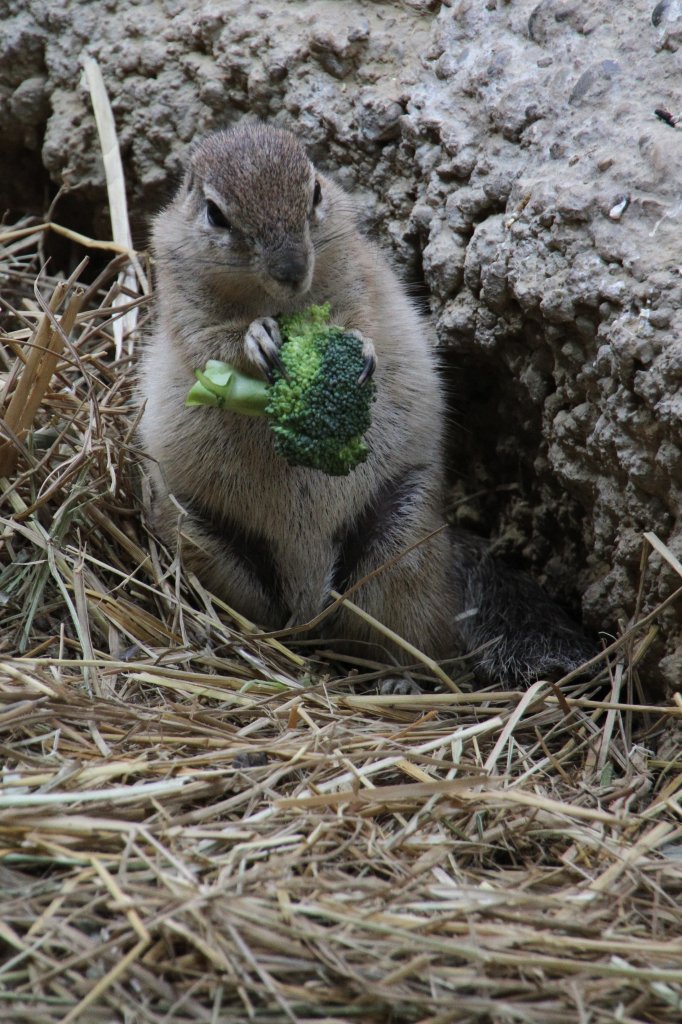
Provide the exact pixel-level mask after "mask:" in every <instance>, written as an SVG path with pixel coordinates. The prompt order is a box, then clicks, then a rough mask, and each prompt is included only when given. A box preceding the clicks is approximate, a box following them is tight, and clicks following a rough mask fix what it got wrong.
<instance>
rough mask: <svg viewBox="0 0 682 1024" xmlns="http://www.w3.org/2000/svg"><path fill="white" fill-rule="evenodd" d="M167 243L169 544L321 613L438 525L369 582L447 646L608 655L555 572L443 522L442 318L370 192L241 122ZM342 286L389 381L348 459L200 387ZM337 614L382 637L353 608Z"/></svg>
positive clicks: (306, 611) (161, 322)
mask: <svg viewBox="0 0 682 1024" xmlns="http://www.w3.org/2000/svg"><path fill="white" fill-rule="evenodd" d="M153 251H154V254H155V258H156V270H157V287H158V298H157V322H156V328H155V331H154V333H153V335H152V336H151V338H150V339H149V340H148V343H147V345H146V346H145V350H144V353H143V356H142V365H141V372H140V384H139V390H140V397H141V399H142V400H143V401H144V403H145V407H144V413H143V415H142V419H141V425H140V429H141V437H142V442H143V445H144V448H145V450H146V452H147V453H148V454H149V456H151V459H150V461H149V464H150V467H151V475H152V485H153V492H154V513H155V520H156V525H157V528H158V529H159V531H160V532H161V535H162V536H163V537H164V538H165V540H166V541H167V542H168V543H169V544H171V545H173V544H175V542H176V540H177V537H178V536H180V535H181V536H182V538H183V540H182V549H183V550H182V555H183V558H184V560H185V562H186V564H187V565H189V566H190V567H191V568H192V569H193V570H194V571H196V572H197V574H198V575H199V577H200V578H201V579H203V580H204V582H205V583H206V584H207V585H208V586H209V587H210V588H211V589H213V590H214V591H215V593H216V594H219V595H220V596H222V597H223V599H224V600H226V601H227V602H228V603H229V604H230V605H231V606H233V607H234V608H236V609H237V610H239V611H240V612H241V613H243V614H244V615H246V616H248V617H249V618H250V619H252V620H253V621H254V622H257V623H258V624H259V625H261V626H264V627H266V628H279V627H283V626H284V625H285V624H287V623H303V622H307V621H309V620H310V619H311V618H313V617H314V616H315V615H316V614H317V613H318V612H320V611H321V610H322V609H323V608H324V607H325V605H326V604H327V603H328V601H329V594H330V591H331V590H332V589H336V590H340V591H343V590H344V589H345V588H347V587H349V586H350V585H351V584H353V583H354V582H355V581H356V580H358V579H359V578H361V577H363V576H364V575H365V574H367V573H369V572H370V571H371V570H373V569H375V568H377V566H380V565H382V564H383V563H385V562H386V561H388V560H389V559H391V558H392V557H393V556H395V555H397V554H398V553H400V552H402V551H404V550H405V549H406V548H408V547H409V546H410V545H412V544H414V543H415V542H416V541H418V540H420V539H421V538H423V537H425V536H426V535H428V534H432V533H433V536H432V537H431V538H430V539H429V540H427V541H425V542H424V543H423V544H422V545H420V546H417V547H415V548H414V549H413V550H412V551H410V552H409V553H408V554H406V555H405V556H404V557H402V558H401V559H400V560H398V561H397V562H396V563H395V565H394V566H393V567H392V568H390V569H387V570H386V571H384V572H382V573H380V574H379V575H377V576H375V577H373V578H372V579H371V580H370V581H368V582H367V583H365V584H364V585H363V586H362V587H361V588H360V589H359V590H358V591H357V592H356V594H355V596H354V600H355V601H356V602H357V603H358V604H359V605H360V606H361V607H363V608H364V609H366V610H367V611H368V612H370V613H371V614H372V615H373V616H374V617H376V618H377V619H379V620H380V621H381V622H383V623H385V624H386V625H387V626H389V627H390V628H391V629H393V630H395V631H396V632H397V633H399V634H400V635H401V636H403V637H404V638H405V639H407V640H409V641H410V642H411V643H413V644H415V645H416V646H418V647H419V648H420V649H422V650H423V651H425V652H426V653H428V654H430V655H432V656H433V657H437V658H442V657H447V656H452V655H456V654H458V653H461V652H462V650H463V649H464V650H471V649H473V648H476V647H478V646H480V645H481V644H484V645H486V646H485V649H484V650H483V652H482V653H481V654H480V655H478V656H477V665H478V670H479V672H480V673H481V674H482V676H483V677H484V678H490V679H491V680H495V681H496V682H518V681H523V680H527V679H529V678H533V677H535V676H537V675H539V674H545V673H547V672H550V671H557V670H558V671H560V672H561V671H563V670H569V669H571V668H573V667H575V666H576V665H577V664H579V663H580V661H581V660H582V659H583V657H584V656H585V655H586V654H588V653H590V650H591V649H590V647H589V645H588V644H587V643H586V641H585V640H584V638H583V637H582V636H581V634H580V633H579V632H578V631H577V630H576V628H575V627H574V626H573V625H572V623H571V622H570V621H569V620H568V619H567V618H566V617H565V616H564V615H563V613H562V612H560V611H559V610H558V609H554V608H553V607H552V606H551V605H550V604H549V603H548V601H547V598H546V597H545V595H544V594H543V593H542V591H541V590H540V589H539V587H537V586H536V584H534V583H533V582H532V581H530V580H529V579H528V578H527V577H516V576H514V574H512V573H511V572H510V571H509V570H507V569H505V568H504V567H502V566H500V565H499V564H498V563H497V562H496V561H495V560H494V559H492V558H491V557H490V556H489V555H487V554H486V552H485V547H484V545H483V544H482V542H480V541H478V540H477V539H475V538H472V537H469V536H467V535H464V534H461V533H459V532H457V531H455V530H452V529H450V528H446V529H445V530H441V531H440V532H438V528H439V527H441V526H442V525H443V522H444V514H443V508H444V503H443V499H444V467H443V461H444V458H443V442H444V437H443V435H444V424H445V408H444V397H443V390H442V387H441V383H440V380H439V376H438V373H437V369H436V365H435V360H434V354H433V345H432V340H431V338H430V336H429V328H428V325H427V323H426V322H425V321H424V320H423V319H422V318H421V317H420V316H419V315H418V314H417V312H416V310H415V308H414V306H413V304H412V302H411V301H410V299H409V298H408V297H407V295H406V291H405V289H404V287H403V286H402V285H401V284H400V282H399V280H398V278H397V277H396V275H395V274H394V272H393V270H392V269H391V267H390V266H389V264H388V262H387V260H386V259H385V257H384V256H383V255H382V254H381V253H380V252H379V250H378V249H377V248H376V247H375V246H374V245H373V244H372V243H371V242H370V241H368V239H367V238H366V237H365V236H364V235H363V234H362V233H361V231H360V230H359V228H358V224H357V221H356V215H355V212H354V209H353V203H352V200H351V197H350V196H349V195H348V194H346V193H345V192H344V191H343V190H342V189H341V188H339V186H338V185H336V184H335V183H334V182H333V181H332V180H330V178H328V177H327V176H325V175H323V174H321V173H320V172H319V171H317V170H316V169H315V167H314V166H313V164H312V163H311V162H310V160H309V159H308V157H307V155H306V153H305V151H304V149H303V147H302V145H301V144H300V142H299V141H298V140H297V139H296V138H295V137H294V136H293V135H291V134H290V133H288V132H286V131H282V130H280V129H277V128H274V127H270V126H267V125H263V124H242V125H240V126H238V127H236V128H233V129H230V130H227V131H224V132H219V133H217V134H214V135H211V136H209V137H207V138H205V139H204V140H203V141H202V142H200V143H199V144H198V145H197V146H196V147H195V148H194V150H193V152H192V154H191V157H190V159H189V166H188V169H187V171H186V174H185V177H184V181H183V183H182V185H181V187H180V189H179V191H178V193H177V195H176V196H175V198H174V199H173V201H172V202H171V204H170V205H169V206H168V207H166V209H164V210H162V212H161V213H159V215H158V216H157V218H156V220H155V222H154V229H153ZM325 302H329V303H330V304H331V309H332V319H333V321H334V322H335V323H337V324H339V325H341V326H343V327H345V328H347V329H353V330H356V331H358V332H360V334H361V335H362V337H363V341H364V354H365V358H366V372H367V373H370V372H372V371H375V380H376V385H377V400H376V402H375V405H374V407H373V420H372V426H371V428H370V430H369V432H368V434H367V441H368V444H369V448H370V454H369V457H368V459H367V461H366V462H364V463H363V464H362V465H360V466H358V467H357V468H356V469H355V470H354V471H353V472H352V473H350V475H349V476H346V477H331V476H326V475H325V474H323V473H321V472H319V471H317V470H311V469H303V468H300V467H296V468H294V467H291V466H289V465H288V464H287V463H286V462H285V461H284V460H283V459H281V458H280V457H279V456H277V455H276V454H275V452H274V450H273V438H272V435H271V432H270V430H269V427H268V425H267V422H266V421H265V420H264V419H252V418H250V417H243V416H240V415H238V414H234V413H229V412H224V411H223V410H219V409H215V408H193V409H187V408H185V405H184V401H185V397H186V395H187V392H188V390H189V388H190V386H191V385H192V383H193V381H194V370H195V369H197V368H202V367H203V366H204V364H205V363H206V361H207V359H222V360H225V361H229V362H231V363H233V364H235V365H237V366H238V367H239V368H240V369H243V370H248V371H250V372H251V373H253V374H259V373H267V372H268V370H269V367H270V366H271V365H272V363H273V362H274V361H276V358H277V348H278V345H279V343H280V338H279V332H278V329H277V324H276V322H275V320H274V317H275V316H276V315H279V314H282V313H290V312H294V311H298V310H301V309H303V308H304V307H306V306H308V305H310V304H311V303H320V304H321V303H325ZM169 494H172V495H173V496H174V498H175V499H176V501H175V503H174V502H172V501H171V500H170V499H169ZM178 506H180V508H181V509H182V510H183V513H184V515H181V514H180V513H179V511H178ZM179 524H180V525H179ZM463 612H465V613H469V614H467V615H465V616H464V617H462V613H463ZM328 627H329V631H330V633H331V634H332V635H334V636H342V637H346V638H348V639H349V640H352V641H354V642H356V643H357V642H358V641H374V642H375V641H377V640H378V641H379V642H382V638H381V637H378V636H377V634H376V633H375V632H374V631H373V630H372V629H371V627H368V626H365V625H364V624H363V623H362V622H361V621H360V620H359V619H357V618H356V617H354V616H352V615H351V614H350V613H348V612H342V613H340V614H338V613H337V614H336V615H335V616H334V618H333V620H332V622H331V623H329V624H328ZM391 653H392V654H394V655H395V654H396V652H395V651H393V652H391Z"/></svg>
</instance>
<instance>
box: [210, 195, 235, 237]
mask: <svg viewBox="0 0 682 1024" xmlns="http://www.w3.org/2000/svg"><path fill="white" fill-rule="evenodd" d="M206 219H207V220H208V223H209V224H210V225H211V227H212V228H223V229H224V230H225V231H229V230H230V228H231V227H232V225H231V224H230V222H229V220H228V219H227V218H226V217H225V215H224V213H223V211H222V210H221V209H220V207H219V206H217V205H216V203H214V202H213V201H212V200H211V199H207V200H206Z"/></svg>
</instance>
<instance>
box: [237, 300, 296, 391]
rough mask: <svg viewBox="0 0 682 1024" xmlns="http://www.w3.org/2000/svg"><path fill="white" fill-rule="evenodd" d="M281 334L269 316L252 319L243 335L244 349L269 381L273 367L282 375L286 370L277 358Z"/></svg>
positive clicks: (284, 374)
mask: <svg viewBox="0 0 682 1024" xmlns="http://www.w3.org/2000/svg"><path fill="white" fill-rule="evenodd" d="M281 344H282V335H281V334H280V333H279V327H278V325H277V321H276V320H273V318H272V317H271V316H264V317H260V318H259V319H258V320H253V321H252V322H251V323H250V324H249V326H248V328H247V331H246V334H245V335H244V351H245V352H246V355H247V357H248V358H249V359H250V360H251V362H252V363H255V364H256V366H257V367H258V368H259V370H261V371H262V372H263V373H264V374H265V376H266V377H267V379H268V380H269V381H272V373H273V370H274V369H277V370H279V372H280V373H281V374H282V376H283V377H286V371H285V369H284V366H283V365H282V360H281V359H280V358H279V347H280V345H281Z"/></svg>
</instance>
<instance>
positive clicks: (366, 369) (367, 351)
mask: <svg viewBox="0 0 682 1024" xmlns="http://www.w3.org/2000/svg"><path fill="white" fill-rule="evenodd" d="M347 333H348V334H352V335H353V336H354V337H356V338H357V339H358V341H361V342H362V357H363V359H364V366H363V369H362V373H361V374H360V376H359V377H358V384H364V383H365V382H366V381H368V380H369V378H370V377H371V376H373V374H374V371H375V370H376V368H377V354H376V352H375V351H374V342H373V341H371V340H370V338H367V337H366V336H365V335H364V334H363V333H362V331H348V332H347Z"/></svg>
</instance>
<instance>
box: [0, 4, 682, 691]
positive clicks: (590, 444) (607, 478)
mask: <svg viewBox="0 0 682 1024" xmlns="http://www.w3.org/2000/svg"><path fill="white" fill-rule="evenodd" d="M681 46H682V3H680V2H678V0H662V2H660V3H657V4H655V3H654V0H648V2H644V0H633V2H631V3H628V4H623V3H613V2H610V0H596V2H581V0H575V2H571V0H565V2H564V0H541V2H537V0H514V2H504V0H487V2H485V0H470V2H467V0H462V2H455V0H453V2H449V3H448V2H444V3H438V2H427V0H425V2H418V0H403V2H402V3H397V2H396V3H381V2H374V3H372V2H364V0H345V2H327V0H322V2H311V3H301V2H294V0H289V2H287V0H265V2H262V3H256V2H251V3H245V2H225V0H223V2H209V0H156V2H154V3H150V2H144V3H142V2H140V3H136V2H134V0H100V2H97V3H93V2H87V0H83V2H76V0H67V2H65V3H62V4H59V5H56V4H54V3H51V2H50V0H0V133H1V138H2V140H3V142H2V148H3V157H2V161H1V162H0V209H1V210H3V211H5V210H7V211H8V212H9V214H10V215H12V214H16V213H22V212H26V211H33V212H36V213H40V214H42V213H43V212H44V210H45V208H46V207H47V205H48V204H49V202H50V200H51V198H52V197H53V196H54V195H55V194H56V191H57V189H58V188H59V187H60V186H62V185H66V186H67V187H68V189H69V191H68V193H67V194H66V195H65V196H63V197H62V198H60V199H59V201H58V202H57V205H56V209H55V219H57V220H59V221H61V222H62V223H69V225H70V226H72V227H75V228H78V229H82V230H83V229H84V230H87V231H99V232H100V233H101V234H104V233H105V232H106V230H107V226H106V225H107V220H106V205H105V202H106V197H105V190H104V184H103V171H102V164H101V158H100V155H99V147H98V143H97V138H96V132H95V126H94V119H93V116H92V112H91V107H90V102H89V98H88V94H87V92H86V91H85V89H84V88H83V87H82V85H81V84H80V71H79V67H80V65H79V61H80V58H81V55H83V54H90V55H92V56H94V57H96V58H97V59H98V61H99V62H100V64H101V66H102V70H103V73H104V76H105V80H106V83H107V88H108V90H109V93H110V96H111V99H112V103H113V106H114V111H115V115H116V119H117V125H118V130H119V134H120V142H121V146H122V150H123V154H124V160H125V169H126V175H127V183H128V189H129V196H130V202H131V210H132V217H133V230H134V234H135V236H136V238H137V239H138V241H139V242H140V244H143V243H144V239H145V225H146V218H147V215H148V214H149V213H150V212H151V211H153V210H154V209H156V208H157V207H158V206H159V205H160V203H161V202H163V199H164V198H165V197H166V196H167V195H169V194H170V192H171V191H172V189H173V186H174V183H175V182H176V181H177V177H178V174H179V170H180V168H181V164H182V159H183V155H184V153H185V152H186V150H187V147H188V146H189V144H190V143H191V141H192V139H193V138H194V137H195V136H197V135H198V134H201V133H203V132H205V131H208V130H211V129H214V128H216V127H221V126H224V125H226V124H228V123H231V122H233V121H236V120H238V119H240V118H242V117H244V116H257V117H261V118H265V119H268V120H273V121H276V122H278V123H281V124H283V125H285V126H287V127H289V128H292V129H293V130H295V131H297V132H298V133H300V135H301V136H302V137H303V139H304V140H305V142H306V144H307V145H308V147H309V150H310V152H311V155H312V156H313V158H314V159H315V160H316V161H317V162H318V163H319V164H320V165H321V166H323V167H324V168H326V169H327V170H333V171H334V172H335V173H336V175H337V177H338V179H339V180H340V181H341V183H342V184H344V185H345V186H346V187H347V188H349V189H351V190H353V191H354V192H356V193H357V194H358V195H359V197H360V201H361V208H362V211H363V214H362V215H363V219H364V222H365V224H366V226H367V230H368V231H369V232H371V233H373V234H374V235H376V236H377V237H378V238H379V239H380V240H381V241H382V242H383V243H384V244H385V245H386V247H388V248H389V249H392V251H393V253H394V255H395V258H396V260H397V261H398V263H399V264H400V265H401V266H402V268H403V271H404V274H405V276H406V277H407V278H408V279H409V280H410V281H411V282H412V284H413V287H414V291H415V295H416V297H417V298H418V300H419V301H421V302H422V303H423V304H424V306H425V308H426V307H427V306H430V309H431V312H432V314H433V317H434V319H435V322H436V325H437V330H438V338H439V345H440V347H441V349H442V352H443V362H444V367H445V372H446V373H447V377H448V382H449V386H450V390H451V394H452V409H453V413H452V431H451V434H452V446H451V447H452V452H451V456H452V469H453V495H454V499H455V500H454V502H453V508H454V515H455V516H456V517H457V518H458V520H459V521H461V522H462V523H463V524H465V525H467V526H468V527H469V528H472V529H475V530H477V531H479V532H481V533H484V534H486V535H490V536H494V537H496V538H498V539H499V545H500V548H501V549H502V550H503V551H504V552H505V553H507V554H508V555H509V556H510V557H512V558H515V559H517V560H518V561H519V562H520V563H522V564H524V565H527V566H529V567H531V568H532V569H533V571H534V572H535V573H536V574H537V575H539V576H541V577H543V578H544V579H545V580H546V582H547V585H548V587H549V589H550V590H552V591H553V592H555V593H558V594H560V595H561V596H562V597H563V599H564V601H565V602H567V603H568V604H569V605H571V604H572V605H573V606H574V607H577V606H578V605H579V602H580V601H582V611H583V614H584V618H585V621H586V622H587V623H588V624H589V625H590V626H591V627H592V628H595V629H603V628H605V629H607V630H612V631H615V630H617V629H618V627H619V623H622V622H625V621H627V620H628V618H629V617H630V616H631V615H632V613H633V610H634V608H635V601H636V593H637V588H638V585H639V582H640V578H641V573H640V557H641V551H642V533H643V531H646V530H652V531H656V532H657V534H658V535H659V537H660V538H661V539H662V540H663V541H665V542H666V543H667V544H668V546H669V548H670V549H671V550H672V551H673V552H674V553H675V554H676V555H677V556H678V557H680V558H682V530H681V524H680V506H681V495H682V459H681V457H680V449H681V447H682V394H681V393H680V383H681V382H682V340H681V339H680V328H681V326H682V311H681V309H680V306H681V301H680V300H681V295H682V278H681V276H680V275H681V273H682V266H681V264H682V257H681V253H680V220H681V216H682V190H681V187H680V167H682V123H681V125H680V127H679V128H678V127H676V124H675V118H676V116H677V115H678V114H679V113H680V112H682V74H681V73H680V72H681V70H682V69H681V67H680V64H681V61H682V50H681V49H680V47H681ZM656 111H659V113H658V114H657V113H656ZM679 582H680V581H679V577H677V576H676V575H675V574H674V573H673V572H672V571H671V570H670V569H669V568H667V567H666V565H665V563H663V562H662V560H661V559H660V557H659V556H658V555H654V556H652V558H651V561H650V565H649V568H648V570H647V573H646V578H645V588H644V593H645V607H647V606H653V604H654V602H656V601H659V600H661V599H662V598H664V597H665V596H667V595H668V594H669V593H670V592H671V590H672V588H673V586H674V585H675V584H676V583H679ZM661 624H662V630H661V638H660V639H659V642H658V646H657V647H656V646H655V647H654V650H653V654H652V655H651V656H650V658H649V671H648V673H647V676H648V678H650V679H651V680H653V681H655V682H659V683H660V682H664V681H665V682H667V683H669V684H673V685H677V686H679V683H680V680H682V641H681V640H680V634H681V632H682V625H681V621H680V617H679V611H677V612H676V611H675V610H672V609H670V610H668V611H667V612H666V613H665V614H664V615H663V616H662V618H661Z"/></svg>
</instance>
